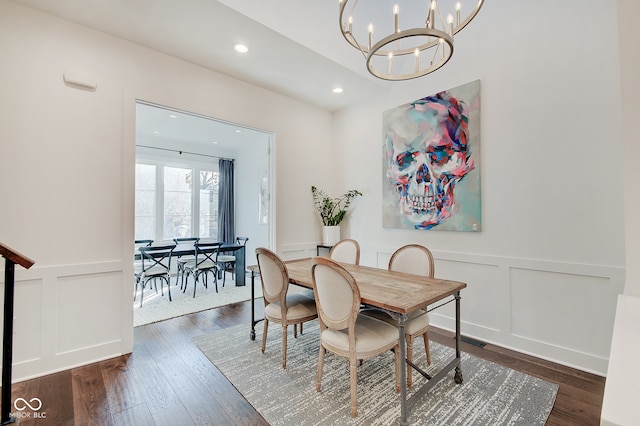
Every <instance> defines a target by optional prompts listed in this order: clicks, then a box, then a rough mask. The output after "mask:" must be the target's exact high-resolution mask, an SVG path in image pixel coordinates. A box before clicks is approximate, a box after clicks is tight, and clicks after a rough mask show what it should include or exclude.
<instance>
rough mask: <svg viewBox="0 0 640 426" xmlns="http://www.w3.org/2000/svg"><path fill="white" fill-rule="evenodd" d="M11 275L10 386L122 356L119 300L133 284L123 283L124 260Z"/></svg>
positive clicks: (33, 270)
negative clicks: (13, 276)
mask: <svg viewBox="0 0 640 426" xmlns="http://www.w3.org/2000/svg"><path fill="white" fill-rule="evenodd" d="M15 275H16V279H15V287H16V293H15V301H14V310H15V320H14V336H13V362H14V365H13V372H12V377H13V381H14V382H20V381H23V380H27V379H31V378H34V377H39V376H43V375H45V374H51V373H55V372H57V371H62V370H67V369H69V368H73V367H76V366H80V365H86V364H89V363H92V362H97V361H101V360H104V359H108V358H112V357H115V356H118V355H122V354H123V353H126V352H127V350H126V345H125V344H124V343H123V341H122V338H121V335H122V333H121V331H122V329H123V328H124V327H125V325H124V324H123V321H124V320H123V318H124V316H123V313H122V300H123V297H124V294H123V293H124V289H125V285H126V289H131V292H129V293H128V295H129V296H130V297H133V285H132V281H131V286H129V285H128V283H129V282H130V281H129V280H127V281H126V282H125V281H124V272H123V262H121V261H106V262H97V263H85V264H78V265H60V266H50V267H40V268H39V267H37V265H36V266H34V267H33V268H30V269H28V270H25V269H22V268H16V274H15ZM2 277H4V274H2ZM2 280H4V278H3V279H2ZM131 280H133V277H131ZM0 283H2V287H3V286H4V282H3V281H0ZM3 295H4V292H2V293H1V294H0V299H1V298H2V296H3ZM132 302H133V300H132ZM132 306H133V305H132ZM95 318H100V319H103V318H110V319H111V320H110V321H102V320H101V321H95ZM127 327H131V328H133V324H130V325H127Z"/></svg>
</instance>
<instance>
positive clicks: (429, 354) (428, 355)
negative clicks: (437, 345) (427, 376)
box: [422, 330, 431, 365]
mask: <svg viewBox="0 0 640 426" xmlns="http://www.w3.org/2000/svg"><path fill="white" fill-rule="evenodd" d="M422 337H423V338H424V351H425V353H426V354H427V365H431V350H430V349H429V330H427V331H425V332H424V334H423V335H422Z"/></svg>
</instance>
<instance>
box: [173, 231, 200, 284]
mask: <svg viewBox="0 0 640 426" xmlns="http://www.w3.org/2000/svg"><path fill="white" fill-rule="evenodd" d="M198 241H200V238H198V237H187V238H174V239H173V242H174V243H176V245H180V244H190V245H193V250H194V252H193V254H185V255H182V256H178V257H177V258H176V265H177V267H176V285H178V280H180V290H182V289H183V287H184V286H185V282H184V275H185V274H184V268H185V264H186V263H188V262H193V260H194V259H195V244H196V243H197V242H198Z"/></svg>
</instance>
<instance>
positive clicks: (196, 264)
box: [182, 242, 222, 297]
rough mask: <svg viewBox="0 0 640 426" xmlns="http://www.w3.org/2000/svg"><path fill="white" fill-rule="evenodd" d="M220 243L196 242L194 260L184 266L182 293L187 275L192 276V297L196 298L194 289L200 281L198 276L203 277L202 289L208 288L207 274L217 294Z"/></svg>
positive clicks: (187, 280)
mask: <svg viewBox="0 0 640 426" xmlns="http://www.w3.org/2000/svg"><path fill="white" fill-rule="evenodd" d="M221 245H222V243H220V242H215V243H210V242H204V243H201V242H197V243H195V244H194V247H195V258H194V260H193V261H191V262H187V263H185V265H184V274H185V278H186V279H185V285H184V289H183V290H182V292H183V293H184V292H185V291H186V290H187V285H188V282H189V275H191V276H193V297H196V287H197V284H198V282H199V281H200V276H201V275H204V287H205V288H209V287H208V278H207V274H208V273H211V274H212V275H213V279H214V282H215V286H216V293H217V292H218V271H219V270H220V264H219V263H218V253H219V251H220V246H221Z"/></svg>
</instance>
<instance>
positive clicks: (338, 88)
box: [332, 87, 344, 93]
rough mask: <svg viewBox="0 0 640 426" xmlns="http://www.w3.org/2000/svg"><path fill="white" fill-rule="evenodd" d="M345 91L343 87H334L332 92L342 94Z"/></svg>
mask: <svg viewBox="0 0 640 426" xmlns="http://www.w3.org/2000/svg"><path fill="white" fill-rule="evenodd" d="M343 91H344V90H343V89H342V87H334V88H333V90H332V92H333V93H342V92H343Z"/></svg>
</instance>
